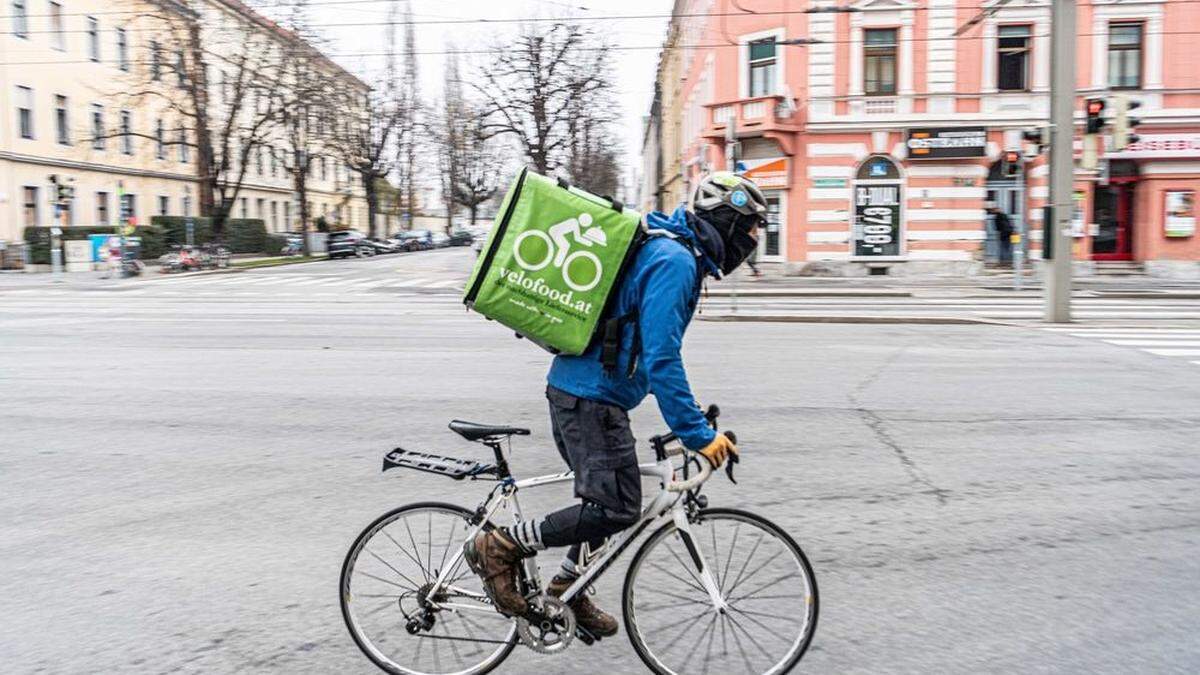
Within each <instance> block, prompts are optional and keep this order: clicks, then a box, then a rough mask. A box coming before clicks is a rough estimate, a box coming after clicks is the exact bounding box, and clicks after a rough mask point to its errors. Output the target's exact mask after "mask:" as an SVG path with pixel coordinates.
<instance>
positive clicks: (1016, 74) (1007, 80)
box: [996, 26, 1031, 91]
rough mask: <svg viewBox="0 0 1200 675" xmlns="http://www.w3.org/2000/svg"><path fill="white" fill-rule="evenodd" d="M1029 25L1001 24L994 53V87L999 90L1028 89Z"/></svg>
mask: <svg viewBox="0 0 1200 675" xmlns="http://www.w3.org/2000/svg"><path fill="white" fill-rule="evenodd" d="M1030 39H1031V30H1030V28H1029V26H1001V27H1000V36H999V41H998V43H997V44H998V45H999V52H998V54H997V55H996V88H997V89H999V90H1000V91H1027V90H1028V89H1029V53H1030V48H1029V45H1030Z"/></svg>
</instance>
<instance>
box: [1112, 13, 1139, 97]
mask: <svg viewBox="0 0 1200 675" xmlns="http://www.w3.org/2000/svg"><path fill="white" fill-rule="evenodd" d="M1108 86H1109V88H1110V89H1139V88H1141V86H1142V24H1140V23H1114V24H1112V25H1111V26H1109V27H1108Z"/></svg>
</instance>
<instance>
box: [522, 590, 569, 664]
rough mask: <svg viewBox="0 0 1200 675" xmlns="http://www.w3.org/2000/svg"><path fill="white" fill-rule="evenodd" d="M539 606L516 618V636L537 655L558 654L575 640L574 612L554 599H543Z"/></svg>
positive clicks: (565, 604) (547, 597)
mask: <svg viewBox="0 0 1200 675" xmlns="http://www.w3.org/2000/svg"><path fill="white" fill-rule="evenodd" d="M541 605H542V607H541V610H540V611H539V610H536V609H532V608H531V609H530V611H529V612H528V613H527V614H526V616H522V617H518V618H517V636H518V637H520V638H521V642H523V643H524V644H525V646H526V647H529V648H530V649H532V650H533V651H535V652H537V653H539V654H558V653H559V652H561V651H563V650H565V649H566V648H567V647H569V646H570V645H571V640H573V639H575V612H573V611H571V608H570V607H568V606H567V603H565V602H563V601H562V600H559V599H558V598H554V597H549V596H546V597H543V598H542V599H541Z"/></svg>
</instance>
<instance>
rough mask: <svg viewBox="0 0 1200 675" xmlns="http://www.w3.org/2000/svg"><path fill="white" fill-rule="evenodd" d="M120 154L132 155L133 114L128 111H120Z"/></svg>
mask: <svg viewBox="0 0 1200 675" xmlns="http://www.w3.org/2000/svg"><path fill="white" fill-rule="evenodd" d="M121 152H123V153H125V154H126V155H132V154H133V114H132V113H130V112H129V111H128V110H122V111H121Z"/></svg>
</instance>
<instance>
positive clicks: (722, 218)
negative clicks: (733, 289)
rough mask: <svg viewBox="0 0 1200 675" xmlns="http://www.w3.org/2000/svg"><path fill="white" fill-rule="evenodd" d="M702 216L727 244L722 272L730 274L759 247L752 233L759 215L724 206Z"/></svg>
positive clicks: (722, 261)
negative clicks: (750, 214) (748, 214)
mask: <svg viewBox="0 0 1200 675" xmlns="http://www.w3.org/2000/svg"><path fill="white" fill-rule="evenodd" d="M702 217H703V218H704V220H706V221H708V224H709V225H712V226H713V229H715V230H716V231H717V233H718V234H720V235H721V242H722V243H724V244H725V252H724V255H723V256H722V258H721V274H729V273H730V272H732V271H734V270H735V269H737V267H738V265H741V264H742V263H743V262H745V260H746V258H749V257H750V254H751V253H754V250H755V249H757V248H758V238H757V237H755V236H754V235H753V234H750V233H751V232H752V231H753V230H754V228H757V227H758V223H759V220H760V218H759V217H758V216H747V215H745V214H741V213H738V212H737V211H734V210H733V209H731V208H728V207H724V206H722V207H718V208H715V209H713V210H712V211H709V212H707V213H705V214H704V215H703V216H702Z"/></svg>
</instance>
